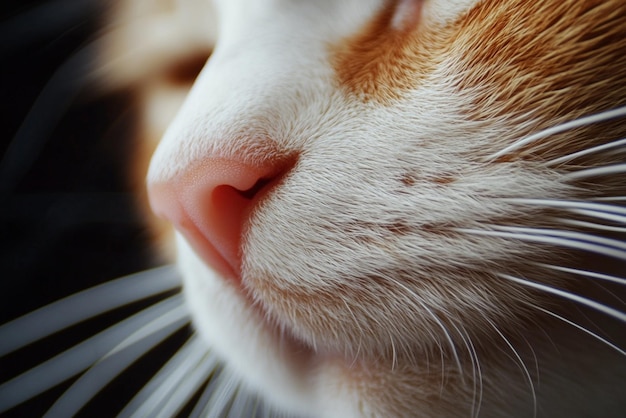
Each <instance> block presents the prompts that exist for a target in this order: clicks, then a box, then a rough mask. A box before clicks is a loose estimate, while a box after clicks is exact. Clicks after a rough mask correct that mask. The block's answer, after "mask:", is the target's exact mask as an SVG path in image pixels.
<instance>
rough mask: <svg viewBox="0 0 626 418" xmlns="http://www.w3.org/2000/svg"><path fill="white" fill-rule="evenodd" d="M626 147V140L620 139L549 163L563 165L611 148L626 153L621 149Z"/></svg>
mask: <svg viewBox="0 0 626 418" xmlns="http://www.w3.org/2000/svg"><path fill="white" fill-rule="evenodd" d="M624 146H626V138H624V139H620V140H618V141H613V142H609V143H606V144H602V145H598V146H597V147H592V148H587V149H584V150H582V151H578V152H574V153H572V154H568V155H564V156H562V157H559V158H555V159H554V160H550V161H549V165H559V164H562V163H566V162H568V161H571V160H574V159H576V158H580V157H584V156H586V155H590V154H595V153H599V152H602V151H606V150H609V149H611V148H618V150H619V151H623V152H626V149H620V148H621V147H624Z"/></svg>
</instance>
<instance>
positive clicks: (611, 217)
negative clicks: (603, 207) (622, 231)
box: [571, 209, 626, 225]
mask: <svg viewBox="0 0 626 418" xmlns="http://www.w3.org/2000/svg"><path fill="white" fill-rule="evenodd" d="M571 212H573V213H577V214H579V215H585V216H589V217H592V218H598V219H605V220H607V221H612V222H617V223H620V224H622V225H626V216H622V215H615V214H612V213H606V212H599V211H593V210H587V209H573V210H572V211H571Z"/></svg>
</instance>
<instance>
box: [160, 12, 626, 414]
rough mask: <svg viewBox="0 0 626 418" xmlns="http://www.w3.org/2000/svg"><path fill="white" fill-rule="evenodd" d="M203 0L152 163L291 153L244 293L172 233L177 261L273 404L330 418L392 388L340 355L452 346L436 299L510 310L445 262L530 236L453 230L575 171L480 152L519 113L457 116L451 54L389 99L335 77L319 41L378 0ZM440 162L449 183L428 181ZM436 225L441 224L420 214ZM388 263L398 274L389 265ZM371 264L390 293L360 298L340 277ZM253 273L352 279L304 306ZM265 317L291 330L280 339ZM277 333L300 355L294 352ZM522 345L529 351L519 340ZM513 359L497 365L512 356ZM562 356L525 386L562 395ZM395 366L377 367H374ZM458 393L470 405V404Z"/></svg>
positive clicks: (485, 257)
mask: <svg viewBox="0 0 626 418" xmlns="http://www.w3.org/2000/svg"><path fill="white" fill-rule="evenodd" d="M215 3H216V5H215V9H216V13H217V19H216V20H217V21H218V22H219V24H218V27H219V32H218V36H217V38H218V41H217V44H216V47H215V50H214V52H213V55H212V57H211V59H210V61H209V63H208V64H207V66H206V67H205V68H204V70H203V71H202V73H201V74H200V76H199V78H198V79H197V81H196V83H195V84H194V86H193V88H192V90H191V92H190V93H189V96H188V97H187V100H186V102H185V103H184V105H183V106H182V108H181V110H180V111H179V113H178V116H177V117H176V118H175V120H174V121H173V122H172V123H171V125H170V126H169V128H168V130H167V132H166V134H165V136H164V137H163V140H162V142H161V144H160V145H159V147H158V149H157V151H156V153H155V154H154V157H153V159H152V163H151V166H150V171H149V174H148V180H149V181H150V182H153V183H159V182H165V181H168V180H170V179H173V178H175V177H176V176H179V175H181V174H182V173H184V172H185V170H186V169H187V168H188V167H190V166H194V165H195V164H196V163H197V162H198V161H202V160H203V159H206V158H218V157H219V158H226V159H237V160H242V161H244V162H247V163H250V164H254V163H256V162H258V161H262V159H263V158H264V156H263V155H256V154H255V152H254V146H255V145H258V144H259V142H261V143H262V142H267V143H271V144H272V145H274V146H275V148H276V149H279V150H280V151H281V152H283V153H284V154H285V155H287V154H290V153H297V154H298V155H299V160H298V162H297V164H296V166H295V167H294V168H293V170H292V171H291V172H289V173H288V175H287V176H286V178H285V179H284V182H283V183H282V184H281V185H280V188H279V189H277V190H276V191H273V193H272V195H271V196H270V198H268V199H266V200H265V201H264V202H263V204H262V205H261V207H259V208H256V210H255V211H254V212H253V215H252V216H251V218H250V220H249V222H248V224H247V229H246V235H245V237H244V244H243V281H244V286H247V287H246V291H248V292H249V293H250V295H251V298H252V299H254V300H255V301H256V304H255V305H253V304H252V303H251V300H250V298H248V297H246V296H244V295H243V294H242V292H241V290H240V289H237V288H236V286H233V284H232V283H231V282H228V281H225V280H223V278H221V277H218V275H217V274H216V273H214V272H213V271H212V270H211V269H210V267H207V266H206V264H205V263H204V262H203V261H202V260H201V259H200V258H199V257H198V256H197V255H196V254H195V252H194V251H193V250H192V249H191V248H190V247H189V245H188V244H187V243H186V242H185V240H184V239H183V238H181V237H180V236H179V237H178V251H179V258H178V260H179V265H180V267H181V269H182V271H183V274H184V280H185V292H186V296H187V299H188V301H189V305H190V307H191V310H192V312H193V317H194V321H195V324H196V327H197V329H198V331H199V332H200V333H201V334H202V335H203V336H204V337H205V338H206V340H207V341H208V342H209V343H210V344H211V345H212V346H213V347H215V349H216V350H217V352H218V353H219V354H220V356H222V357H223V358H224V359H225V360H226V362H227V363H228V364H229V365H230V367H231V368H233V369H234V370H235V371H236V372H237V373H238V374H239V375H241V376H242V377H243V379H244V380H245V381H246V382H247V383H248V384H249V385H250V386H251V387H252V388H254V389H255V390H257V391H260V392H261V393H262V394H263V395H264V396H266V397H267V398H268V399H269V400H271V401H272V402H273V403H275V404H276V405H278V406H279V407H280V408H284V409H285V410H287V411H290V412H296V413H299V414H304V415H308V414H311V415H313V416H318V415H320V416H336V417H348V416H361V415H370V414H371V415H376V414H385V413H386V412H385V411H390V410H391V411H393V410H395V409H394V406H393V405H392V406H389V405H378V404H374V403H373V402H375V400H374V401H373V400H371V399H366V398H364V397H363V395H362V393H361V392H359V389H358V384H355V383H354V382H351V381H349V380H347V379H346V377H345V375H346V369H349V365H350V361H351V360H354V361H361V360H363V359H364V361H365V363H367V362H368V361H369V362H372V361H374V360H373V359H376V358H377V356H385V355H386V354H387V353H388V352H389V351H391V350H393V353H394V362H395V356H396V355H398V356H399V357H400V358H405V357H411V356H422V355H423V354H421V353H430V352H432V350H433V349H437V347H440V346H442V345H443V346H446V347H449V346H451V345H453V344H456V345H457V346H459V347H462V344H460V343H459V337H458V336H453V337H451V336H450V334H448V333H446V332H445V330H444V328H445V326H444V325H443V323H442V321H441V318H440V317H439V316H438V315H437V314H436V313H435V312H450V318H451V319H450V320H451V322H452V323H453V324H464V326H466V327H467V329H468V330H469V331H470V332H471V333H480V332H482V331H483V330H480V329H478V328H480V327H482V326H485V323H479V324H475V323H472V322H471V321H469V323H464V322H463V320H464V318H463V315H460V314H457V313H454V311H455V309H458V308H460V309H461V310H462V309H467V310H468V311H471V310H472V309H475V310H483V311H484V312H485V315H487V316H488V317H489V318H491V319H490V320H489V322H490V321H493V323H494V326H495V325H497V326H502V325H503V324H506V323H507V321H509V320H511V314H510V312H507V311H506V310H505V309H503V307H502V306H501V305H499V302H498V297H499V296H500V295H495V296H494V295H493V294H491V293H490V292H489V290H486V289H484V288H481V285H482V283H480V279H475V278H473V277H469V278H468V277H463V276H461V275H459V273H458V269H462V268H469V269H472V270H481V269H483V270H488V269H489V268H492V267H493V266H497V267H498V268H500V267H504V268H505V267H507V264H506V263H505V262H503V260H509V261H512V262H516V263H519V262H521V260H524V259H532V258H533V257H535V256H536V255H538V254H540V253H541V251H542V250H539V249H537V246H536V245H535V243H533V242H525V241H524V240H519V241H515V242H513V243H512V242H511V241H510V240H507V239H506V238H505V237H502V236H498V235H497V234H492V236H487V234H485V235H483V236H477V235H473V234H462V233H461V234H458V235H454V234H453V232H454V233H458V232H459V231H461V230H462V229H463V228H465V229H467V230H470V229H472V228H478V229H480V228H481V227H484V225H486V224H489V223H491V222H492V221H493V220H494V219H499V218H515V217H516V216H518V215H519V216H521V215H527V214H528V207H520V205H519V203H516V202H515V201H514V199H516V198H519V199H523V198H532V197H537V196H550V198H551V199H566V198H568V196H570V193H571V192H572V189H573V188H572V187H571V186H570V185H568V184H567V183H566V182H564V181H563V178H562V174H561V173H560V172H559V171H557V169H555V168H549V167H547V166H546V165H544V164H541V163H538V162H532V161H529V162H527V163H526V164H508V165H497V164H495V165H493V164H492V165H490V164H488V156H490V155H492V154H494V153H497V152H498V151H500V150H502V149H504V148H505V147H506V146H507V145H509V144H511V143H513V142H514V141H515V140H518V139H520V136H521V132H525V131H526V128H527V126H526V125H515V124H513V123H512V122H511V121H507V120H505V119H502V120H498V121H492V122H493V123H490V124H488V125H486V124H484V123H480V122H478V121H475V120H474V121H472V120H469V118H467V117H466V116H465V115H464V110H465V109H467V108H468V107H469V106H470V103H471V102H472V100H474V99H475V97H476V96H475V94H476V92H474V91H472V90H471V89H470V90H467V91H460V90H458V89H457V88H456V85H455V82H456V81H458V80H457V76H458V73H459V72H460V70H461V68H459V62H458V60H457V58H458V57H457V58H455V57H454V56H452V57H450V58H448V59H446V60H444V61H443V62H441V63H440V64H439V65H438V66H437V68H436V69H435V70H434V71H433V72H432V73H431V74H430V75H429V76H428V78H427V79H426V80H425V81H424V82H423V83H421V85H420V86H419V88H415V89H413V90H411V91H409V92H408V93H406V94H405V95H404V96H402V98H401V99H399V100H398V101H397V102H395V103H394V104H393V105H391V106H389V105H381V104H380V103H376V102H361V101H359V100H356V99H355V98H354V97H351V96H350V95H349V94H346V92H345V91H344V90H342V89H341V88H340V86H339V85H338V82H337V80H336V78H335V77H334V73H333V70H332V63H331V57H330V52H329V45H331V44H333V43H338V42H340V41H341V40H343V39H345V38H347V37H349V36H351V35H354V34H355V33H356V32H358V31H359V30H360V29H361V28H362V27H363V26H364V25H365V24H366V22H368V21H369V20H370V19H371V18H372V17H373V16H374V14H375V13H376V12H377V11H378V10H379V9H380V7H381V5H382V4H383V2H382V1H378V0H367V1H362V0H358V1H357V0H350V1H341V2H338V1H332V0H324V1H316V2H312V1H308V2H307V1H269V0H266V1H253V0H248V1H245V0H241V1H233V0H220V1H216V2H215ZM425 3H427V5H426V6H425V7H426V9H425V17H426V18H432V19H433V20H435V21H440V22H447V21H450V20H453V19H454V18H455V17H457V16H459V15H461V14H463V13H465V12H466V11H467V10H469V9H470V8H471V7H472V6H473V5H474V4H475V2H474V1H455V2H450V3H446V2H443V1H442V2H425ZM525 123H532V121H531V122H528V121H526V122H525ZM468 132H471V135H469V136H468ZM407 173H410V174H411V175H412V177H413V178H414V181H415V183H414V184H412V185H411V186H410V187H407V186H403V184H402V182H401V179H402V178H403V176H405V175H406V174H407ZM441 176H451V177H453V178H454V182H452V183H450V184H447V185H445V186H443V185H441V184H438V183H437V182H436V181H435V180H436V179H437V178H439V177H441ZM400 222H402V223H404V224H408V225H409V226H410V227H411V228H412V232H411V234H406V235H403V234H392V233H389V234H386V233H382V232H381V228H383V229H384V227H386V226H390V225H391V226H393V225H394V224H398V223H400ZM444 225H448V226H449V230H448V231H447V233H438V232H440V231H430V230H429V229H428V228H430V227H432V226H435V227H437V228H443V227H442V226H444ZM402 269H403V276H393V275H392V274H391V273H390V272H395V271H399V270H402ZM268 272H270V273H268ZM373 276H380V277H382V278H383V279H387V280H388V281H389V282H391V283H395V284H396V285H397V289H396V290H397V293H391V294H380V295H376V294H374V295H373V296H372V300H369V299H368V300H365V299H359V298H361V296H362V295H361V294H358V293H354V294H351V293H350V292H351V291H353V292H356V291H358V290H359V289H360V288H361V287H362V286H363V285H362V284H359V283H358V282H356V280H357V279H360V278H363V279H368V278H370V277H373ZM407 277H408V278H410V279H411V280H409V279H407ZM254 280H272V281H273V282H274V283H275V284H276V285H277V286H279V287H282V288H285V289H305V290H307V291H310V292H312V293H320V294H323V293H325V292H328V293H330V294H333V293H337V292H340V291H339V290H338V289H343V287H342V286H347V287H348V288H350V289H352V290H348V291H346V295H343V296H344V301H345V303H346V304H347V305H349V307H348V308H347V309H346V310H343V311H339V310H337V311H334V312H330V311H329V310H327V309H326V308H325V307H324V306H312V307H308V306H307V309H308V308H310V309H311V312H309V314H310V315H311V317H312V319H302V318H300V317H299V316H298V314H299V313H300V312H298V307H297V306H296V305H294V304H290V302H289V301H285V302H284V304H283V302H282V301H278V302H277V301H274V300H268V298H269V296H268V295H266V294H263V293H261V292H256V290H255V286H254V285H249V284H247V283H248V282H253V281H254ZM350 280H355V282H354V283H352V282H350ZM467 280H470V281H471V280H476V283H473V284H472V283H470V284H467V283H466V282H467ZM433 282H435V284H433ZM460 283H463V284H460ZM474 284H475V285H476V286H477V287H476V288H474V287H472V286H473V285H474ZM398 289H399V290H398ZM288 291H289V290H288ZM342 291H343V290H342ZM359 305H360V306H359ZM350 308H353V310H351V309H350ZM513 309H516V308H515V307H513ZM323 324H327V325H328V326H327V327H326V328H325V327H324V326H323ZM473 327H476V329H474V328H473ZM277 328H278V329H284V330H287V333H288V334H290V336H289V337H288V338H285V339H282V338H281V337H280V336H279V335H278V333H277ZM452 334H453V333H452ZM491 334H492V337H491V338H494V339H498V335H497V334H495V333H493V332H491ZM290 338H295V339H296V340H298V341H299V342H301V343H303V344H305V345H306V346H308V347H309V348H310V349H311V351H312V352H314V354H312V355H309V354H306V355H299V354H298V353H297V350H296V352H294V351H293V350H292V349H290V347H289V344H291V342H292V341H291V340H290ZM452 339H454V342H453V341H452ZM498 344H499V347H507V345H506V344H503V343H502V341H499V343H498ZM418 347H419V349H420V350H423V351H422V352H418V353H417V354H416V353H415V352H413V351H412V350H415V349H416V348H418ZM499 349H501V348H499ZM521 351H522V352H523V353H522V355H523V356H524V358H525V359H528V358H530V356H531V354H530V352H528V350H526V351H524V349H522V350H521ZM524 353H525V354H524ZM424 355H426V354H424ZM455 355H457V353H456V352H455ZM568 355H573V354H572V353H568ZM511 357H514V356H511ZM538 357H539V360H538V361H539V362H540V363H542V364H548V363H550V361H552V360H551V359H553V356H552V354H549V355H548V354H546V355H545V356H543V355H541V354H540V355H538ZM338 359H340V360H338ZM417 360H418V361H417V363H420V361H422V359H421V358H418V359H417ZM457 361H459V360H458V358H457ZM453 362H454V361H453V360H452V361H451V364H452V363H453ZM383 363H384V362H381V364H383ZM515 363H516V362H515V361H513V362H512V363H511V365H509V367H512V368H516V367H517V364H515ZM622 363H623V362H622ZM494 364H495V365H494ZM494 364H491V366H493V367H495V368H498V367H500V366H501V365H500V364H498V362H497V361H494ZM553 364H554V369H553V370H559V371H560V372H563V373H565V372H564V370H565V369H566V368H567V365H562V364H560V365H558V366H557V362H554V363H553ZM589 364H593V365H597V361H596V360H593V361H590V363H589ZM489 365H490V364H489V362H486V363H485V368H487V367H489ZM372 367H373V368H378V367H383V368H384V367H386V366H379V365H376V364H374V363H373V365H372ZM441 367H444V366H443V365H442V366H441ZM446 367H449V368H450V370H455V368H454V366H453V365H449V364H448V363H446ZM529 367H532V365H529ZM622 368H623V367H622ZM390 370H393V365H392V366H390ZM502 370H507V368H506V367H503V368H502ZM457 371H458V370H457ZM560 372H559V373H560ZM485 373H487V370H485ZM502 373H505V372H504V371H503V372H502ZM559 373H555V376H548V377H547V378H546V380H545V381H542V384H541V388H540V389H541V390H539V388H537V390H539V392H540V393H539V395H538V396H539V398H541V399H543V400H545V399H549V398H550V397H557V396H559V395H557V394H555V393H557V392H558V390H557V389H555V388H557V387H558V386H559V385H560V384H561V383H562V382H561V383H558V382H560V381H561V380H563V379H564V380H567V382H568V383H564V384H563V385H564V386H567V385H569V382H571V381H572V380H573V379H577V378H579V376H580V375H579V374H578V373H577V372H572V373H571V375H570V376H569V380H568V378H565V377H563V374H559ZM494 375H497V376H490V377H489V381H488V382H487V383H489V384H491V385H492V386H497V383H493V382H497V381H498V380H499V379H502V380H507V379H506V377H504V378H502V377H501V376H500V375H498V373H495V374H494ZM392 376H394V374H393V371H390V372H389V377H388V378H389V379H390V380H392V379H393V377H392ZM572 376H574V377H572ZM515 378H516V379H517V378H518V376H516V377H515ZM524 378H525V376H523V375H521V377H519V380H520V384H519V385H515V387H516V388H517V389H516V390H515V391H512V392H511V393H500V394H499V395H500V396H502V399H497V397H495V396H494V395H493V393H492V394H491V395H489V396H491V398H490V399H488V400H489V402H485V405H486V406H485V407H484V413H485V415H486V416H498V414H500V413H503V411H506V413H507V414H508V413H512V414H514V413H515V412H512V411H510V410H507V405H508V406H511V405H514V404H517V403H518V402H519V404H520V405H527V404H528V399H526V398H524V399H523V400H520V399H519V398H518V395H519V393H521V392H524V391H525V390H527V387H526V385H527V382H526V381H524ZM542 379H543V377H542ZM555 382H557V383H555ZM551 384H553V385H552V386H551ZM603 384H604V383H603ZM384 387H385V386H384V385H383V386H381V390H383V388H384ZM600 387H601V388H603V389H602V390H604V389H606V387H605V386H600ZM436 389H437V388H435V389H434V392H435V393H436V392H437V390H436ZM492 389H493V388H492ZM585 390H587V389H585V388H582V389H576V390H573V393H576V394H580V393H581V392H583V391H585ZM602 390H600V392H601V391H602ZM542 391H543V392H542ZM519 396H522V395H519ZM594 396H595V395H594ZM598 396H600V395H598ZM607 396H610V395H607ZM486 398H487V395H486ZM575 398H576V395H575V396H572V397H571V398H568V401H571V402H573V403H572V405H574V406H572V407H571V408H572V409H573V410H576V409H577V408H579V407H580V402H578V401H576V400H575ZM485 401H487V399H485ZM530 403H531V404H532V402H530ZM583 403H584V402H583ZM489 408H491V409H489ZM519 408H522V406H519ZM441 410H445V409H441ZM459 410H465V411H467V408H466V405H463V406H462V407H460V409H459ZM433 411H437V408H434V409H433ZM524 411H525V412H528V410H526V409H524ZM562 411H570V412H571V410H569V409H567V408H565V407H563V409H559V408H556V409H553V410H552V411H551V412H552V413H554V414H558V413H561V412H562ZM457 412H458V411H457ZM540 412H541V411H540ZM430 413H433V414H436V412H428V411H426V410H425V411H424V416H430V415H429V414H430ZM452 413H455V412H452ZM562 414H563V415H562V416H568V415H567V414H569V412H562ZM553 416H555V415H553Z"/></svg>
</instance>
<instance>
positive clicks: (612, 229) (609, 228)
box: [556, 218, 626, 234]
mask: <svg viewBox="0 0 626 418" xmlns="http://www.w3.org/2000/svg"><path fill="white" fill-rule="evenodd" d="M556 220H557V221H559V222H561V223H562V224H566V225H571V226H577V227H580V228H588V229H595V230H598V231H607V232H617V233H622V234H626V227H621V226H610V225H603V224H597V223H594V222H585V221H578V220H576V219H564V218H556Z"/></svg>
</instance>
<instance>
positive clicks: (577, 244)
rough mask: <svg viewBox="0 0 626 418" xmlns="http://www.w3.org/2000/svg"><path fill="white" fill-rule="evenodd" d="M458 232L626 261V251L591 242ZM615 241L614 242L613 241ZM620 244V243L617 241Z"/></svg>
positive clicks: (485, 232) (487, 232) (492, 233)
mask: <svg viewBox="0 0 626 418" xmlns="http://www.w3.org/2000/svg"><path fill="white" fill-rule="evenodd" d="M458 231H460V232H465V233H468V234H473V235H483V236H492V237H498V238H510V239H516V240H520V241H530V242H538V243H543V244H551V245H558V246H563V247H567V248H573V249H577V250H582V251H588V252H592V253H595V254H600V255H603V256H606V257H613V258H617V259H621V260H626V251H624V250H620V249H618V248H612V247H606V246H603V245H598V244H594V243H591V242H585V241H578V240H575V239H569V238H560V237H556V236H553V235H533V234H527V233H519V232H504V231H493V230H484V229H467V228H459V229H458ZM612 241H614V240H612ZM616 242H618V241H616Z"/></svg>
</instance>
